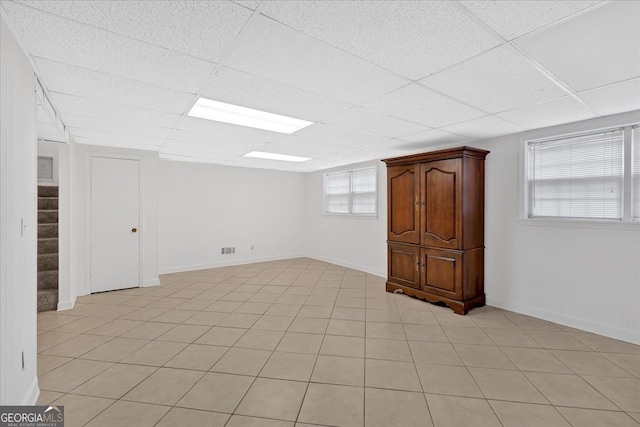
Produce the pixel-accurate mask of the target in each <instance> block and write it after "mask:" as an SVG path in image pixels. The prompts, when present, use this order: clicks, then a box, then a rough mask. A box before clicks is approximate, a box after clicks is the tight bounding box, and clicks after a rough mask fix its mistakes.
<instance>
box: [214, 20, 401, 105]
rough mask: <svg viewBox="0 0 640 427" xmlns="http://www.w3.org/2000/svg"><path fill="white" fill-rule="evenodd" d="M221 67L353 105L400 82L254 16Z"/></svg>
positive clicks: (303, 36) (284, 27) (386, 90)
mask: <svg viewBox="0 0 640 427" xmlns="http://www.w3.org/2000/svg"><path fill="white" fill-rule="evenodd" d="M222 64H223V65H226V66H229V67H231V68H235V69H238V70H242V71H246V72H248V73H251V74H254V75H258V76H261V77H264V78H267V79H270V80H274V81H277V82H280V83H284V84H288V85H290V86H294V87H297V88H300V89H305V90H308V91H310V92H314V93H317V94H320V95H324V96H328V97H330V98H334V99H339V100H341V101H345V102H350V103H353V104H359V103H361V102H363V101H366V100H368V99H372V98H375V97H377V96H379V95H382V94H384V93H387V92H389V91H391V90H393V89H396V88H398V87H400V86H402V85H404V84H406V80H404V79H403V78H401V77H399V76H396V75H395V74H392V73H390V72H388V71H385V70H383V69H381V68H379V67H377V66H375V65H372V64H370V63H368V62H365V61H363V60H361V59H358V58H356V57H354V56H352V55H349V54H348V53H345V52H343V51H341V50H339V49H336V48H334V47H331V46H329V45H327V44H326V43H323V42H321V41H319V40H316V39H314V38H312V37H310V36H307V35H304V34H302V33H300V32H298V31H295V30H293V29H291V28H289V27H286V26H284V25H282V24H280V23H278V22H275V21H273V20H271V19H269V18H267V17H264V16H260V15H259V16H256V18H255V20H252V21H251V23H250V25H249V27H248V28H246V29H245V30H244V31H243V32H242V34H241V35H240V37H239V38H238V40H237V42H236V43H235V44H234V47H233V48H232V49H231V51H230V52H229V54H228V55H226V56H225V57H224V58H223V60H222Z"/></svg>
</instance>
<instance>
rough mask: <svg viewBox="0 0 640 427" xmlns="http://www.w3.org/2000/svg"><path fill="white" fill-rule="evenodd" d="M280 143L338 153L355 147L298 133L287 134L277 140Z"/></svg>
mask: <svg viewBox="0 0 640 427" xmlns="http://www.w3.org/2000/svg"><path fill="white" fill-rule="evenodd" d="M277 144H278V145H283V146H291V147H296V148H301V149H307V148H308V149H311V150H316V151H323V152H325V153H331V154H336V153H340V152H343V151H348V150H351V149H352V148H353V147H352V146H350V145H341V144H333V143H331V142H327V141H322V140H320V141H319V140H317V139H313V138H307V137H303V136H299V135H296V134H293V135H287V136H286V137H284V138H282V139H279V140H278V141H277Z"/></svg>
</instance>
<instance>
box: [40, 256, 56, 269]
mask: <svg viewBox="0 0 640 427" xmlns="http://www.w3.org/2000/svg"><path fill="white" fill-rule="evenodd" d="M53 270H56V271H57V270H58V254H39V255H38V271H53Z"/></svg>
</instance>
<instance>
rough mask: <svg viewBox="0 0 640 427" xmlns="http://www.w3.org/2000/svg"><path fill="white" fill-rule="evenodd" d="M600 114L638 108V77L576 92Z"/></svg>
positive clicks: (639, 92) (639, 88)
mask: <svg viewBox="0 0 640 427" xmlns="http://www.w3.org/2000/svg"><path fill="white" fill-rule="evenodd" d="M578 97H579V98H580V99H582V100H583V101H584V102H586V103H587V105H588V106H589V107H591V108H593V109H594V110H595V111H596V112H597V113H598V114H600V115H601V116H607V115H609V114H616V113H623V112H625V111H633V110H640V78H639V79H633V80H628V81H626V82H621V83H616V84H613V85H610V86H605V87H601V88H598V89H593V90H590V91H588V92H582V93H579V94H578Z"/></svg>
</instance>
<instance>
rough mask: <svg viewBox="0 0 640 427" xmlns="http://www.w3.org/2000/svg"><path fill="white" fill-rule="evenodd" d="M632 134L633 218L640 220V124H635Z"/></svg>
mask: <svg viewBox="0 0 640 427" xmlns="http://www.w3.org/2000/svg"><path fill="white" fill-rule="evenodd" d="M632 132H633V133H632V135H633V147H632V148H633V156H632V162H633V182H632V184H631V185H632V187H633V202H632V204H633V219H635V220H640V126H635V127H634V128H633V130H632Z"/></svg>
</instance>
